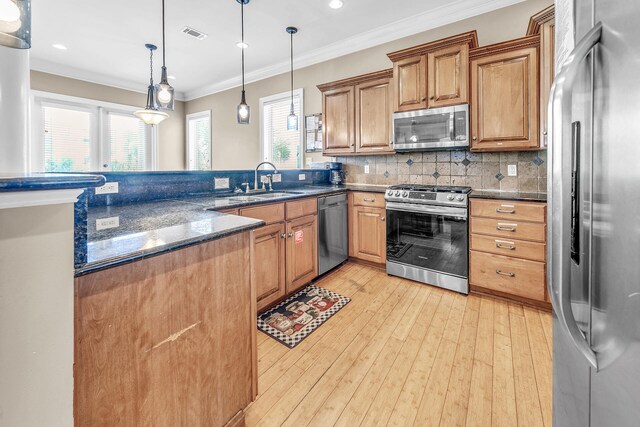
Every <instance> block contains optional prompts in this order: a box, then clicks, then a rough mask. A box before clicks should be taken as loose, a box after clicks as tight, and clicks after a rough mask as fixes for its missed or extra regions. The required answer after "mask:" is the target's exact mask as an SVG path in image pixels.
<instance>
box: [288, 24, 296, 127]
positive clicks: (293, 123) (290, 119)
mask: <svg viewBox="0 0 640 427" xmlns="http://www.w3.org/2000/svg"><path fill="white" fill-rule="evenodd" d="M286 31H287V33H289V35H290V36H291V44H290V46H291V112H290V113H289V116H287V130H298V116H296V110H295V106H294V105H293V35H294V34H295V33H297V32H298V29H297V28H296V27H287V29H286Z"/></svg>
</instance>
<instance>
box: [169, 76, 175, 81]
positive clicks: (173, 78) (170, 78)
mask: <svg viewBox="0 0 640 427" xmlns="http://www.w3.org/2000/svg"><path fill="white" fill-rule="evenodd" d="M167 78H168V79H169V80H175V79H176V76H168V77H167Z"/></svg>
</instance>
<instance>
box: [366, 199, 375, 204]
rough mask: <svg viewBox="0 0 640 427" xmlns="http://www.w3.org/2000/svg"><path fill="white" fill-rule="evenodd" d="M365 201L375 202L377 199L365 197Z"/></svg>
mask: <svg viewBox="0 0 640 427" xmlns="http://www.w3.org/2000/svg"><path fill="white" fill-rule="evenodd" d="M363 200H364V201H365V202H369V203H373V202H375V201H376V199H363Z"/></svg>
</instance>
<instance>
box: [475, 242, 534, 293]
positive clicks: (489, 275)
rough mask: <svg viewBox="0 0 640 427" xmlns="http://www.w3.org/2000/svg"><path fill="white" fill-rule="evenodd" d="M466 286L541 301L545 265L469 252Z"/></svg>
mask: <svg viewBox="0 0 640 427" xmlns="http://www.w3.org/2000/svg"><path fill="white" fill-rule="evenodd" d="M469 282H470V284H471V285H472V286H481V287H483V288H487V289H492V290H494V291H499V292H506V293H509V294H512V295H516V296H520V297H524V298H529V299H533V300H538V301H544V294H545V292H544V286H545V265H544V263H543V262H536V261H527V260H523V259H517V258H511V257H506V256H500V255H492V254H485V253H482V252H476V251H471V252H470V256H469Z"/></svg>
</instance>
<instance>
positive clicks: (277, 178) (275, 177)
mask: <svg viewBox="0 0 640 427" xmlns="http://www.w3.org/2000/svg"><path fill="white" fill-rule="evenodd" d="M272 181H273V182H282V175H281V174H279V173H274V174H273V178H272Z"/></svg>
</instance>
